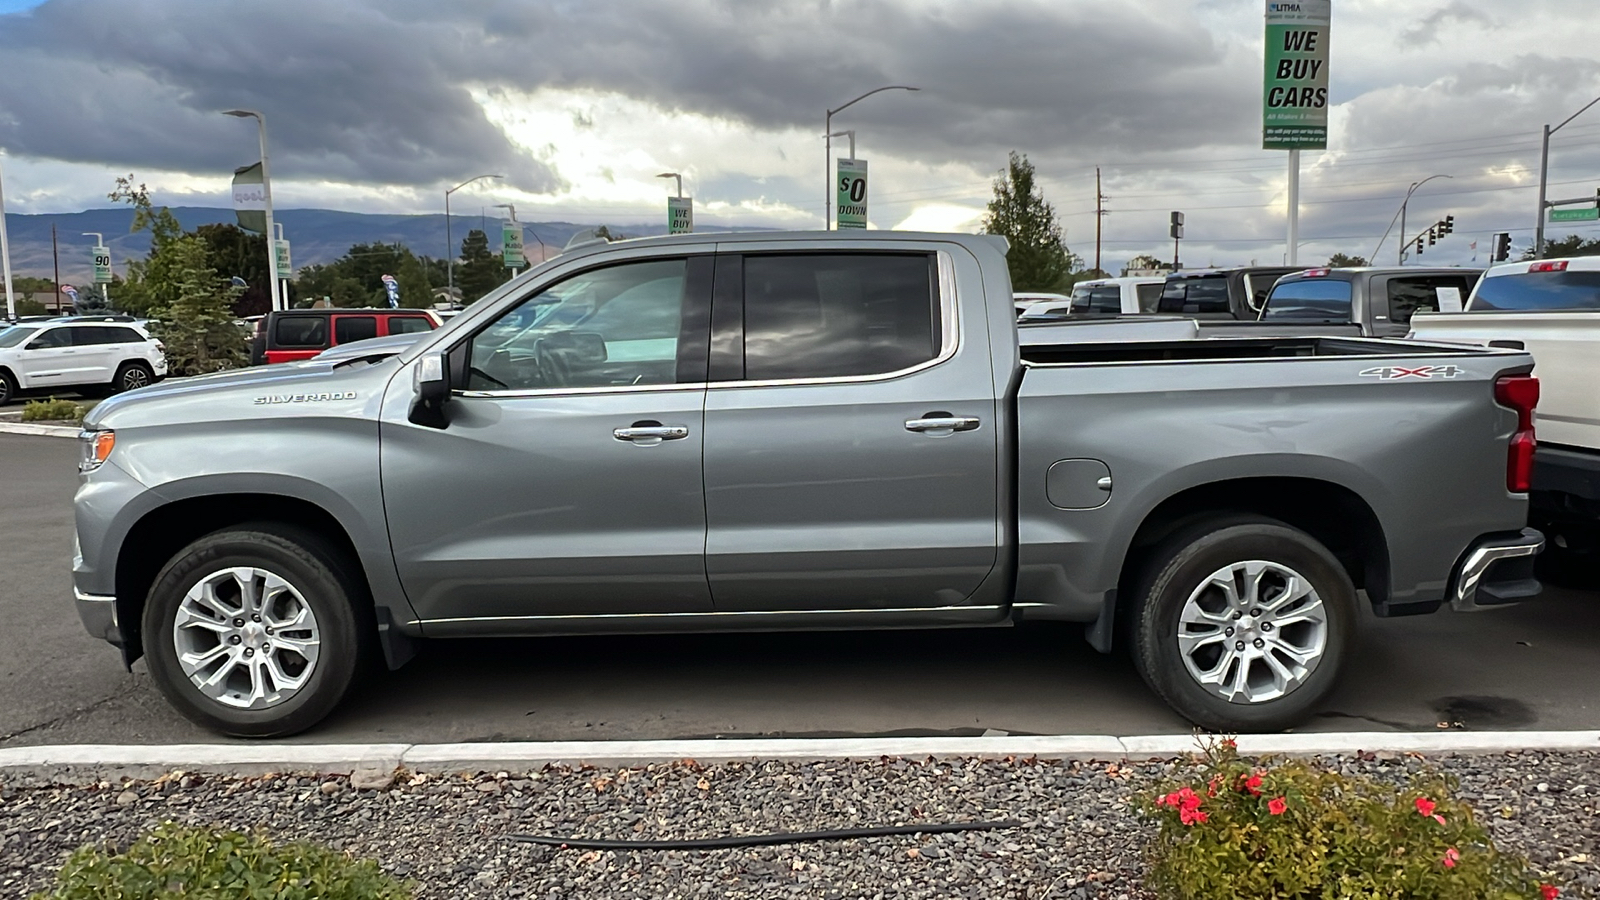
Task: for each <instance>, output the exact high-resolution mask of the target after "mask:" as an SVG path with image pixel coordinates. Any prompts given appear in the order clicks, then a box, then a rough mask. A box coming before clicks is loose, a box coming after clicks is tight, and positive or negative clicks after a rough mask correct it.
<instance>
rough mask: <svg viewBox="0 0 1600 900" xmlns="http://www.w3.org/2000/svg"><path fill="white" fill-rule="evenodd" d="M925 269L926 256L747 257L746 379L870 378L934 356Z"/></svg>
mask: <svg viewBox="0 0 1600 900" xmlns="http://www.w3.org/2000/svg"><path fill="white" fill-rule="evenodd" d="M932 269H933V263H932V260H931V259H930V258H929V257H927V256H923V255H917V256H911V255H906V256H891V255H886V254H849V255H843V254H841V255H834V256H828V255H817V256H747V257H745V260H744V328H745V339H744V359H745V363H744V365H745V377H746V378H749V379H756V380H761V379H775V378H837V377H847V376H854V375H876V374H881V373H884V372H894V371H898V370H900V369H905V368H909V367H910V366H914V365H916V364H918V363H922V362H927V361H928V360H930V359H933V358H934V357H936V356H938V355H939V327H938V325H939V313H938V298H937V296H936V295H935V293H934V289H933V283H934V282H933V271H932Z"/></svg>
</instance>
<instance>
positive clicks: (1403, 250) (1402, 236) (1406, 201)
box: [1372, 175, 1455, 266]
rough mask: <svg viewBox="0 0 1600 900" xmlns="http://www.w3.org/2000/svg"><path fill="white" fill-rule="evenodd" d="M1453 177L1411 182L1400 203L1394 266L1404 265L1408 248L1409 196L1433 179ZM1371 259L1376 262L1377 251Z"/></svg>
mask: <svg viewBox="0 0 1600 900" xmlns="http://www.w3.org/2000/svg"><path fill="white" fill-rule="evenodd" d="M1454 177H1455V176H1454V175H1429V176H1428V177H1427V178H1424V179H1422V180H1421V181H1413V182H1411V187H1410V189H1408V190H1407V191H1406V198H1405V199H1404V200H1401V201H1400V253H1399V258H1397V259H1396V260H1395V264H1396V265H1400V266H1403V265H1405V264H1406V247H1407V246H1409V245H1408V244H1407V243H1406V205H1407V204H1409V203H1410V202H1411V195H1412V194H1414V193H1416V192H1417V188H1419V187H1422V186H1423V185H1425V184H1427V183H1428V182H1430V181H1432V180H1434V179H1435V178H1454ZM1389 224H1390V225H1393V224H1394V222H1393V221H1390V223H1389ZM1383 236H1384V237H1388V236H1389V232H1387V231H1385V232H1384V233H1383ZM1378 246H1379V247H1382V246H1383V239H1382V238H1380V239H1379V240H1378ZM1372 258H1373V261H1374V262H1376V261H1377V258H1378V251H1376V250H1374V251H1372Z"/></svg>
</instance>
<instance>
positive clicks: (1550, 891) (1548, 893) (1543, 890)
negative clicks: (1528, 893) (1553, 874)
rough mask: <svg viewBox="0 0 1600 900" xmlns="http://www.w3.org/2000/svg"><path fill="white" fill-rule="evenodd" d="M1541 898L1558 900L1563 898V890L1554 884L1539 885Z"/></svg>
mask: <svg viewBox="0 0 1600 900" xmlns="http://www.w3.org/2000/svg"><path fill="white" fill-rule="evenodd" d="M1539 896H1540V897H1543V898H1544V900H1556V898H1557V897H1559V896H1561V889H1560V888H1558V887H1556V886H1555V885H1553V884H1541V885H1539Z"/></svg>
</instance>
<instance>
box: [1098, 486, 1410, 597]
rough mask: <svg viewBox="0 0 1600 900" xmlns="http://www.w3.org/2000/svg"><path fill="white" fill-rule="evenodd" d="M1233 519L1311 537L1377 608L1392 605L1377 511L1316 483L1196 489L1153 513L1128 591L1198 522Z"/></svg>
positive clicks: (1133, 549) (1130, 566) (1128, 565)
mask: <svg viewBox="0 0 1600 900" xmlns="http://www.w3.org/2000/svg"><path fill="white" fill-rule="evenodd" d="M1229 513H1254V514H1256V515H1261V516H1266V517H1268V518H1272V519H1277V520H1278V521H1280V522H1283V523H1284V524H1285V525H1290V526H1292V527H1294V528H1298V529H1300V530H1301V531H1304V532H1305V533H1307V534H1309V535H1311V536H1312V537H1313V538H1315V539H1316V540H1317V541H1318V542H1319V543H1321V544H1322V545H1323V546H1325V547H1327V548H1328V551H1329V552H1330V553H1332V554H1333V555H1334V557H1335V558H1337V559H1338V560H1339V563H1340V565H1342V566H1344V569H1345V571H1346V572H1348V573H1349V575H1350V580H1351V581H1352V582H1353V583H1354V584H1355V585H1356V587H1358V588H1364V589H1365V590H1366V592H1367V597H1368V599H1369V600H1371V601H1372V604H1373V606H1374V607H1377V608H1381V607H1382V606H1383V604H1385V603H1386V602H1387V601H1388V599H1389V543H1388V541H1387V540H1386V539H1385V538H1384V534H1383V525H1382V524H1381V523H1380V522H1379V521H1378V516H1377V514H1376V513H1374V512H1373V511H1372V507H1370V506H1368V505H1367V502H1366V501H1365V500H1363V499H1361V497H1360V495H1358V494H1356V493H1355V492H1354V491H1352V490H1350V489H1349V488H1345V487H1341V486H1339V485H1337V484H1333V483H1331V482H1327V481H1318V480H1316V479H1312V478H1240V479H1235V480H1232V481H1219V482H1215V483H1213V484H1204V485H1200V486H1199V487H1193V488H1190V489H1188V490H1186V491H1183V492H1181V493H1178V494H1174V495H1173V496H1171V497H1168V498H1167V499H1166V500H1164V501H1162V503H1161V504H1160V505H1159V506H1157V507H1156V508H1155V509H1153V510H1151V511H1150V514H1149V515H1147V516H1145V519H1144V521H1143V522H1142V523H1140V525H1139V530H1138V531H1137V532H1136V533H1135V534H1134V537H1133V543H1132V545H1131V546H1130V547H1129V548H1128V556H1127V559H1126V561H1125V562H1124V563H1123V570H1122V573H1123V574H1122V581H1123V587H1125V588H1126V587H1129V586H1130V585H1131V579H1133V578H1135V577H1137V573H1138V571H1139V569H1140V567H1141V565H1142V564H1143V558H1144V556H1145V555H1146V554H1148V553H1149V552H1150V550H1152V549H1153V548H1154V547H1155V546H1156V545H1157V544H1159V543H1161V541H1162V540H1164V539H1166V538H1167V537H1168V536H1169V535H1171V534H1173V533H1175V532H1176V531H1178V530H1179V529H1181V528H1186V527H1188V526H1190V525H1192V524H1194V523H1195V522H1197V521H1201V520H1203V519H1207V518H1212V517H1215V516H1218V515H1226V514H1229Z"/></svg>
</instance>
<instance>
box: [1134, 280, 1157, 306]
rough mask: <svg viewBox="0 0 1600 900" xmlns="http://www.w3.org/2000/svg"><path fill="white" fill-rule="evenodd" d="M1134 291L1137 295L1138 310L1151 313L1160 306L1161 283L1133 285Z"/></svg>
mask: <svg viewBox="0 0 1600 900" xmlns="http://www.w3.org/2000/svg"><path fill="white" fill-rule="evenodd" d="M1133 290H1134V293H1135V294H1136V295H1137V296H1138V297H1139V311H1140V312H1147V313H1153V312H1155V311H1156V310H1157V309H1159V308H1160V306H1161V285H1159V284H1140V285H1135V286H1134V289H1133Z"/></svg>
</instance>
